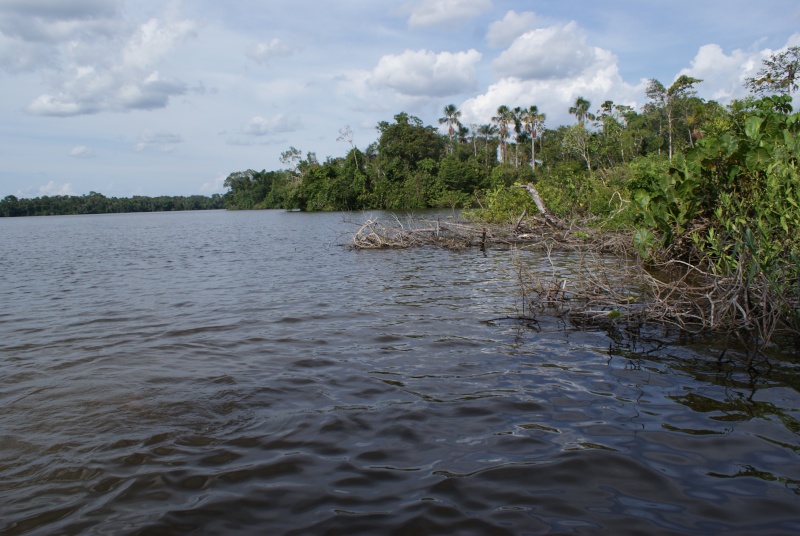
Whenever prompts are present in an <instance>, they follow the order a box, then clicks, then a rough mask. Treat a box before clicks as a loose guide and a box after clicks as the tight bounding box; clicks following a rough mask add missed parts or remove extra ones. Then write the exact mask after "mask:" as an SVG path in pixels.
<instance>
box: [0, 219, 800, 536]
mask: <svg viewBox="0 0 800 536" xmlns="http://www.w3.org/2000/svg"><path fill="white" fill-rule="evenodd" d="M361 219H363V215H360V214H352V215H348V214H301V213H287V212H282V211H253V212H226V211H209V212H182V213H155V214H122V215H95V216H53V217H40V218H2V219H0V237H1V240H0V408H2V409H1V410H0V533H1V534H3V535H17V534H126V535H127V534H176V533H194V534H252V533H260V534H331V535H332V534H343V535H344V534H347V535H353V534H409V535H412V534H413V535H417V534H465V535H466V534H491V535H494V534H498V535H503V534H514V535H522V534H618V535H619V534H723V533H724V534H741V535H751V534H760V535H767V534H792V535H794V534H798V533H800V392H799V391H800V379H799V378H800V376H798V372H800V366H799V365H800V360H798V359H797V356H796V354H794V355H793V354H792V352H784V353H782V354H780V357H779V358H774V359H772V360H771V361H770V363H769V364H768V365H767V364H761V365H759V366H757V367H755V368H748V366H747V365H746V364H745V363H742V362H739V361H738V360H737V359H736V358H735V355H736V354H735V352H733V353H730V354H727V355H726V356H725V358H724V359H719V358H720V351H719V347H718V346H717V345H715V344H709V343H708V342H698V341H694V342H693V343H692V344H677V343H671V344H665V345H662V344H653V343H652V342H650V343H647V344H645V343H641V344H640V343H637V342H636V341H620V340H619V339H618V338H617V337H615V336H612V335H613V334H609V333H605V332H603V331H591V330H589V331H586V330H578V329H573V328H572V327H571V326H569V325H565V324H563V323H562V322H561V321H559V320H558V319H555V318H540V319H539V323H537V324H531V323H530V322H522V321H518V320H515V317H517V316H518V314H519V312H520V298H519V292H518V284H517V279H516V271H515V269H514V268H513V262H514V260H515V259H516V260H517V261H518V262H525V263H526V265H527V266H530V267H532V268H533V269H539V268H540V269H542V270H546V269H548V264H547V262H545V261H546V259H542V255H541V254H537V253H526V252H519V251H508V250H499V251H496V250H489V251H488V252H486V253H485V254H484V253H482V252H480V251H478V250H477V249H475V250H467V251H461V252H452V251H447V250H438V249H427V248H422V249H412V250H393V251H392V250H381V251H353V250H350V249H348V248H347V247H345V244H346V243H347V242H348V240H349V237H348V233H350V232H353V231H355V229H356V226H355V225H353V222H357V221H359V220H361ZM537 267H539V268H537ZM731 356H733V357H731Z"/></svg>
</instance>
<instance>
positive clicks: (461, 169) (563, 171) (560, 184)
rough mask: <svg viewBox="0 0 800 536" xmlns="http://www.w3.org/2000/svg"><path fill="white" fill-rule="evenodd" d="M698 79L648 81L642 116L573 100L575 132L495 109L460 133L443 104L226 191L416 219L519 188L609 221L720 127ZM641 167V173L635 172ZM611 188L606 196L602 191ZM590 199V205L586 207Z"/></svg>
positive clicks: (233, 182) (259, 201)
mask: <svg viewBox="0 0 800 536" xmlns="http://www.w3.org/2000/svg"><path fill="white" fill-rule="evenodd" d="M701 82H702V81H701V80H698V79H695V78H691V77H688V76H681V77H680V78H678V79H677V80H676V81H675V82H674V83H673V84H672V85H670V86H669V87H665V86H664V85H663V84H661V83H660V82H659V81H658V80H651V81H650V83H649V85H648V87H647V95H648V98H649V101H648V103H647V104H646V105H645V106H644V107H643V108H642V109H641V110H634V109H633V108H631V107H630V106H626V105H620V104H616V103H614V102H613V101H611V100H608V101H605V102H603V103H602V104H601V105H600V106H599V107H598V108H597V109H596V110H592V105H591V103H590V102H589V101H588V100H587V99H585V98H583V97H578V98H577V99H576V101H575V103H574V104H573V106H571V107H570V108H569V112H570V113H571V114H572V115H574V117H575V123H574V124H572V125H562V126H559V127H557V128H547V126H546V120H547V115H546V114H545V113H544V112H543V111H540V110H539V108H538V106H536V105H530V106H528V107H513V108H512V107H509V106H505V105H503V106H500V107H499V108H498V109H497V113H496V115H495V116H494V117H493V118H492V121H491V123H487V124H482V125H475V124H472V125H464V124H463V123H462V122H461V115H462V114H461V111H460V110H458V108H457V107H456V106H455V105H453V104H450V105H448V106H446V107H445V108H444V110H443V115H442V117H441V118H439V120H438V121H439V124H440V125H442V126H443V127H444V129H445V130H446V133H441V132H440V131H439V129H438V128H437V127H435V126H431V125H426V124H425V123H424V122H423V121H422V120H421V119H420V118H418V117H415V116H413V115H409V114H407V113H405V112H401V113H399V114H397V115H395V116H394V118H393V121H392V122H387V121H382V122H380V123H379V124H378V125H377V127H376V130H377V134H378V136H377V138H378V139H377V140H376V141H375V142H374V143H372V144H370V145H369V146H368V147H366V148H365V149H363V150H362V149H359V148H357V147H355V146H354V145H353V144H352V132H351V131H350V129H349V127H345V128H344V129H343V130H342V131H340V137H339V139H340V140H342V141H347V142H349V144H350V146H351V147H350V150H349V151H348V152H347V154H346V155H344V156H341V157H329V158H328V159H326V160H325V161H324V162H320V161H319V160H318V159H317V156H316V154H315V153H313V152H309V153H306V155H305V156H304V155H303V153H302V151H300V150H298V149H296V148H294V147H291V148H290V149H289V150H287V151H285V152H284V153H283V154H282V157H281V162H282V163H283V164H284V165H286V167H285V168H284V169H280V170H274V171H267V170H262V171H256V170H246V171H237V172H234V173H231V174H230V175H229V176H228V178H227V179H226V181H225V187H226V188H227V189H228V190H229V191H228V192H227V193H226V194H225V206H226V207H227V208H229V209H257V208H284V209H300V210H309V211H317V210H358V209H387V210H413V209H424V208H444V207H446V208H465V207H471V206H478V205H480V206H483V205H484V201H485V200H488V199H490V198H491V196H492V195H493V194H496V192H497V191H498V190H499V189H503V188H507V187H508V186H511V185H512V184H514V183H516V182H521V181H522V182H530V181H537V182H542V183H544V184H552V185H553V186H554V187H557V188H558V189H560V190H561V191H560V192H551V193H553V194H555V195H556V198H557V199H556V205H557V206H558V207H560V208H561V209H562V210H566V209H567V208H569V209H570V210H577V211H579V212H587V211H589V212H598V211H599V212H600V213H603V212H604V211H605V212H608V210H609V209H610V207H609V206H607V205H608V204H607V203H606V206H604V205H603V204H602V203H600V202H599V198H600V197H606V194H608V197H610V196H611V193H613V189H617V190H618V189H619V188H620V187H622V186H625V184H626V183H628V182H629V181H630V180H632V179H633V180H634V181H636V180H638V181H639V182H641V181H642V180H646V177H643V176H642V175H643V174H645V175H646V174H647V173H648V172H649V169H650V168H652V167H659V166H660V167H665V166H667V165H668V162H669V161H670V160H671V159H672V158H673V156H674V155H675V154H676V153H678V152H681V151H684V150H686V149H687V148H691V147H693V146H694V144H695V143H696V142H697V140H699V139H701V138H702V137H703V136H704V135H706V134H707V133H708V132H711V131H716V130H719V129H720V128H725V125H727V123H729V122H730V114H731V111H730V109H728V108H726V107H723V106H722V105H720V104H719V103H717V102H714V101H705V100H703V99H700V98H698V97H697V96H696V91H695V86H696V85H697V84H699V83H701ZM642 168H648V169H647V170H643V169H642ZM609 189H612V190H611V191H609ZM595 198H598V199H595Z"/></svg>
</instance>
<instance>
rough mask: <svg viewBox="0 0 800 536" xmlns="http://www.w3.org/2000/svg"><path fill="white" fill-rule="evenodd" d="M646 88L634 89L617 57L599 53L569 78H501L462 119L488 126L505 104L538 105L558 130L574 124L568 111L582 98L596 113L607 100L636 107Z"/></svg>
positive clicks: (468, 106)
mask: <svg viewBox="0 0 800 536" xmlns="http://www.w3.org/2000/svg"><path fill="white" fill-rule="evenodd" d="M643 88H644V83H643V82H640V83H639V84H638V85H635V86H634V85H631V84H628V83H627V82H625V81H624V80H623V79H622V77H621V75H620V73H619V67H618V65H617V58H616V56H614V55H613V54H612V53H611V52H609V51H607V50H603V49H596V50H595V55H594V58H593V61H592V63H590V64H585V65H583V64H582V68H581V69H580V70H577V69H576V72H575V74H573V75H572V76H569V77H559V78H555V77H550V78H530V79H524V78H520V77H515V76H509V77H504V78H501V79H500V80H498V81H497V82H496V83H494V84H492V85H491V86H489V88H488V89H487V91H486V92H485V93H483V94H481V95H478V96H476V97H474V98H471V99H468V100H467V101H465V102H464V103H463V104H462V105H461V110H462V112H463V114H464V115H463V118H462V119H463V121H464V122H467V123H488V122H489V121H491V118H492V116H494V115H496V112H497V108H498V107H499V106H500V105H502V104H505V105H507V106H511V107H515V106H521V107H528V106H530V105H533V104H535V105H536V106H538V107H539V109H540V110H541V111H543V112H544V113H546V114H547V118H548V119H547V123H548V126H553V127H555V126H557V125H559V124H565V123H568V122H570V121H571V120H572V118H571V117H570V116H569V113H568V111H567V110H568V108H569V107H570V106H571V105H572V104H573V103H574V101H575V99H576V98H577V97H579V96H581V97H584V98H587V99H588V100H589V101H590V102H592V105H593V109H596V108H599V105H600V103H602V102H603V101H605V100H607V99H613V100H614V101H615V102H616V103H618V104H628V105H631V106H636V105H637V99H640V98H641V96H642V95H643Z"/></svg>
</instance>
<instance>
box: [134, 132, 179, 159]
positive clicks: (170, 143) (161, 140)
mask: <svg viewBox="0 0 800 536" xmlns="http://www.w3.org/2000/svg"><path fill="white" fill-rule="evenodd" d="M179 143H183V137H182V136H181V135H180V134H175V133H173V132H167V131H164V130H162V131H158V132H152V131H150V130H145V131H144V132H142V135H141V137H140V138H139V143H137V144H136V145H134V147H133V148H134V149H135V150H137V151H144V150H147V149H153V150H157V151H162V152H165V153H171V152H172V151H174V150H175V145H177V144H179Z"/></svg>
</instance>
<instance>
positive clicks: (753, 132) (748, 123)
mask: <svg viewBox="0 0 800 536" xmlns="http://www.w3.org/2000/svg"><path fill="white" fill-rule="evenodd" d="M762 123H764V118H763V117H759V116H757V115H751V116H750V117H748V118H747V119H745V122H744V133H745V135H746V136H747V137H748V138H751V139H752V138H755V137H756V136H758V133H759V130H760V129H761V124H762Z"/></svg>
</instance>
